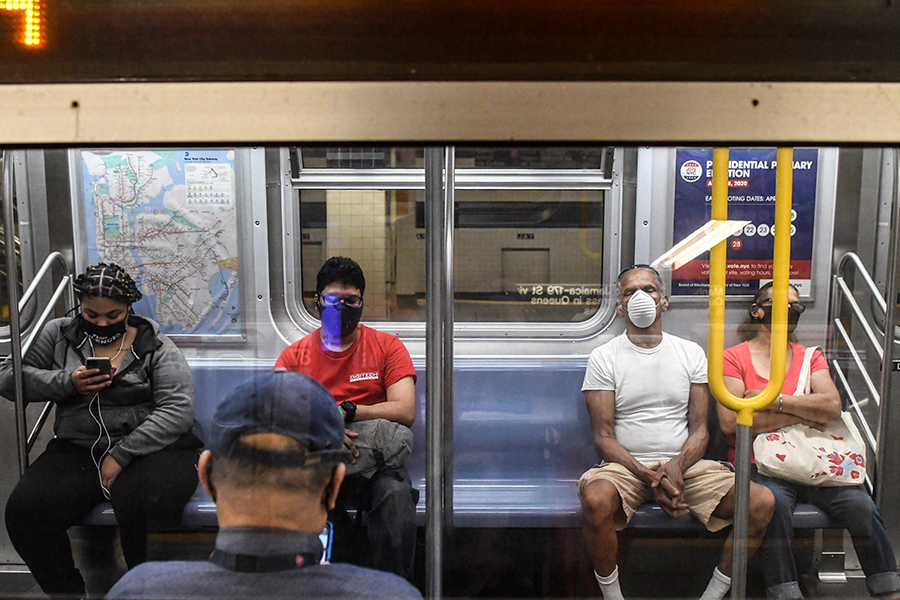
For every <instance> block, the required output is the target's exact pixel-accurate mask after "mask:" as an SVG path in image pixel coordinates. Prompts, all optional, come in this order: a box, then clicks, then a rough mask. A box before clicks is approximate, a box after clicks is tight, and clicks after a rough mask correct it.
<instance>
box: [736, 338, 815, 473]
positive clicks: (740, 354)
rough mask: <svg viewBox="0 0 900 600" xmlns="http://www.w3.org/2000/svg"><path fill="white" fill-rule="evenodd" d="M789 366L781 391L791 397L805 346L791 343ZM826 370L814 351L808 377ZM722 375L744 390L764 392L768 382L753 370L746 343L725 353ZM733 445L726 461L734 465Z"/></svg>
mask: <svg viewBox="0 0 900 600" xmlns="http://www.w3.org/2000/svg"><path fill="white" fill-rule="evenodd" d="M791 351H792V352H793V356H792V357H791V365H790V367H788V370H787V373H785V375H784V384H783V385H782V386H781V389H782V390H784V393H785V394H787V395H788V396H793V395H794V392H795V391H796V390H797V382H798V380H799V379H800V370H801V369H803V355H804V354H806V346H801V345H800V344H795V343H794V342H791ZM822 369H826V370H827V369H828V361H826V360H825V356H823V355H822V352H821V351H819V350H816V351H815V353H813V357H812V362H810V365H809V372H810V375H811V374H813V373H815V372H816V371H821V370H822ZM722 374H723V375H726V376H728V377H736V378H738V379H740V380H741V381H743V382H744V390H745V391H746V390H764V389H765V388H766V386H767V385H768V384H769V380H768V379H765V378H764V377H761V376H760V375H759V373H757V372H756V369H754V368H753V361H752V360H751V358H750V345H749V344H748V343H747V342H744V343H742V344H738V345H737V346H732V347H731V348H728V349H727V350H726V351H725V354H724V363H723V366H722ZM734 455H735V451H734V445H732V444H729V446H728V460H730V461H731V462H732V463H734Z"/></svg>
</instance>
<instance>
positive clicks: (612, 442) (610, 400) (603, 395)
mask: <svg viewBox="0 0 900 600" xmlns="http://www.w3.org/2000/svg"><path fill="white" fill-rule="evenodd" d="M584 401H585V403H586V404H587V409H588V414H589V415H590V417H591V432H592V434H593V436H594V447H595V448H596V449H597V452H598V453H599V454H600V456H602V457H603V460H606V461H608V462H614V463H618V464H620V465H622V466H624V467H625V468H626V469H628V470H629V471H631V472H632V473H634V475H635V476H636V477H638V478H639V479H640V480H641V481H643V482H645V483H647V484H648V485H649V484H650V483H651V481H652V480H653V471H651V470H650V469H648V468H647V467H645V466H644V465H642V464H641V463H639V462H638V461H637V460H635V458H634V457H633V456H632V455H631V453H630V452H628V450H626V449H625V448H624V447H623V446H622V444H620V443H619V442H618V440H616V431H615V424H616V393H615V392H614V391H612V390H588V391H586V392H585V393H584Z"/></svg>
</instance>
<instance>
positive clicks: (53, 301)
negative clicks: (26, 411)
mask: <svg viewBox="0 0 900 600" xmlns="http://www.w3.org/2000/svg"><path fill="white" fill-rule="evenodd" d="M71 281H72V276H71V275H65V276H64V277H63V278H62V280H61V281H60V282H59V285H58V286H56V291H55V292H53V297H51V298H50V302H48V303H47V306H46V308H44V312H42V313H41V316H40V318H39V319H38V320H37V323H36V324H35V326H34V329H32V331H31V333H30V334H29V335H28V339H26V340H25V343H24V344H22V356H23V357H24V356H25V355H26V354H28V351H29V350H30V349H31V346H32V344H34V341H35V340H36V339H37V336H39V335H40V334H41V331H43V330H44V325H46V324H47V321H48V320H49V319H50V316H51V315H52V313H53V309H54V308H56V305H57V304H58V303H59V299H60V298H61V297H62V296H63V294H65V293H66V292H68V294H67V297H66V300H68V301H69V305H68V308H71V306H72V304H73V303H74V297H73V294H72V285H71ZM52 409H53V403H52V402H47V403H45V404H44V408H43V409H42V410H41V414H40V416H39V417H38V420H37V422H36V423H35V424H34V428H33V429H32V430H31V433H30V434H29V435H28V440H27V442H26V448H27V451H28V452H31V449H32V448H33V447H34V442H35V441H36V440H37V436H38V435H39V434H40V433H41V429H43V427H44V424H45V423H46V422H47V418H48V417H49V416H50V411H51V410H52Z"/></svg>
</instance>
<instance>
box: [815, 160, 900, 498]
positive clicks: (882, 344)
mask: <svg viewBox="0 0 900 600" xmlns="http://www.w3.org/2000/svg"><path fill="white" fill-rule="evenodd" d="M898 184H900V173H898V174H896V177H895V185H894V197H893V208H892V214H891V228H890V231H891V235H890V251H889V256H890V264H889V265H888V271H887V272H888V277H887V285H886V286H885V287H886V289H885V294H884V296H882V293H881V290H879V289H878V286H876V285H875V282H874V281H873V280H872V277H871V276H870V275H869V272H868V269H866V266H865V265H864V264H863V262H862V260H860V258H859V256H857V255H856V254H855V253H853V252H847V253H845V254H844V255H843V256H842V257H841V259H840V260H839V261H838V266H837V269H836V270H835V274H834V277H833V282H834V286H833V293H832V297H833V298H834V304H833V305H832V315H831V317H830V318H831V319H832V322H833V323H834V325H835V329H834V330H835V332H836V333H835V335H834V337H833V340H834V342H833V343H834V345H835V348H837V347H838V346H839V345H840V343H841V342H843V344H844V345H845V346H846V347H847V350H848V351H849V354H850V357H851V358H852V360H853V362H854V363H855V365H856V368H857V369H858V370H859V373H860V376H861V377H862V379H863V381H864V383H865V385H866V388H867V389H868V391H869V394H870V395H871V397H872V399H873V400H874V401H875V404H876V406H877V408H878V434H877V435H873V433H872V430H871V428H870V427H869V424H868V422H867V421H866V419H865V416H864V415H863V413H862V410H860V408H859V402H857V400H856V397H855V395H854V394H853V390H852V389H851V387H850V382H849V381H848V380H847V377H846V375H845V374H844V372H843V369H842V368H841V367H840V365H839V364H838V363H835V365H834V368H835V372H836V373H837V376H838V377H837V381H838V382H839V383H840V384H841V386H842V387H843V389H844V392H845V393H846V394H847V396H848V397H849V398H850V400H851V402H850V406H851V408H852V409H853V416H854V420H856V421H857V423H858V424H859V425H860V426H861V427H862V429H863V432H864V435H865V438H866V444H867V445H868V446H869V447H870V448H871V449H872V452H873V454H874V455H875V471H876V476H875V477H874V480H875V486H874V492H875V497H876V502H877V501H878V500H879V499H880V496H881V488H882V486H883V483H882V481H881V478H880V477H878V476H877V472H878V471H880V470H881V465H882V460H883V456H882V454H883V452H884V445H883V444H881V443H880V441H881V440H882V436H883V435H884V431H885V422H886V421H887V419H888V416H887V414H886V411H887V410H888V404H889V403H888V402H882V399H884V398H888V397H889V396H890V390H891V378H890V372H891V369H890V367H886V364H890V363H892V362H893V355H894V353H893V348H894V344H895V343H896V340H895V339H894V337H895V336H894V335H891V334H890V332H891V327H892V325H893V320H894V309H895V305H894V304H893V303H891V305H890V306H889V305H888V303H887V300H886V298H893V297H894V292H895V289H894V288H895V281H894V272H895V269H896V261H897V254H898V252H900V245H898V243H897V240H896V239H895V238H896V231H897V228H898V226H900V192H898V189H900V185H898ZM850 263H852V264H853V266H854V267H856V272H857V274H858V275H859V278H860V279H861V280H862V282H863V283H864V284H865V285H866V287H867V288H868V291H869V296H870V297H871V298H872V299H874V300H875V302H876V303H877V304H878V308H879V309H880V311H881V316H882V318H883V322H884V327H883V331H881V332H879V333H881V340H880V341H879V339H878V335H876V333H875V331H874V329H873V328H872V327H871V326H870V325H869V322H868V320H867V319H866V317H865V314H864V313H863V311H862V309H861V308H860V306H859V303H858V302H857V301H856V298H855V297H854V295H853V290H851V289H850V287H849V286H848V285H847V283H846V281H845V280H844V270H845V268H846V266H847V265H848V264H850ZM844 302H847V304H848V305H849V307H850V309H851V311H852V315H853V316H855V317H856V320H857V321H859V325H860V327H862V330H863V332H864V333H865V337H866V340H867V341H868V342H869V344H870V345H871V346H872V347H873V348H874V349H875V352H876V354H877V356H878V360H879V364H880V367H881V381H880V385H879V386H878V388H876V386H875V383H874V382H873V381H872V378H871V377H870V376H869V373H868V371H867V370H866V367H865V364H864V363H863V360H862V358H861V356H860V352H859V351H858V350H857V348H856V346H855V345H854V344H853V341H852V339H851V337H850V335H849V333H848V332H847V329H846V328H845V327H844V324H843V322H842V321H841V313H842V311H843V306H844ZM876 318H877V316H876ZM867 483H868V484H869V486H870V488H871V487H872V486H871V479H870V478H869V475H868V474H867Z"/></svg>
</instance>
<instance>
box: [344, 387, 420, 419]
mask: <svg viewBox="0 0 900 600" xmlns="http://www.w3.org/2000/svg"><path fill="white" fill-rule="evenodd" d="M385 393H386V395H387V400H386V401H385V402H381V403H379V404H371V405H359V406H357V407H356V420H357V421H369V420H372V419H387V420H388V421H393V422H395V423H400V424H401V425H406V426H407V427H412V424H413V423H414V422H415V420H416V384H415V381H414V380H413V378H412V377H404V378H403V379H401V380H400V381H398V382H396V383H394V384H393V385H391V386H390V387H388V388H387V390H385Z"/></svg>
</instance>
